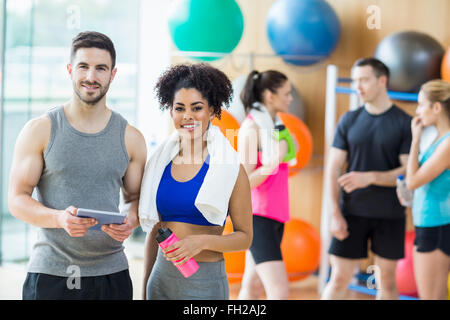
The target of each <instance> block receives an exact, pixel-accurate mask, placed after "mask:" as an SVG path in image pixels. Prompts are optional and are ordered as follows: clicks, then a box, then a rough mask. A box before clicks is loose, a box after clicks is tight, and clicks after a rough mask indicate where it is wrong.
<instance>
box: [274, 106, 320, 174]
mask: <svg viewBox="0 0 450 320" xmlns="http://www.w3.org/2000/svg"><path fill="white" fill-rule="evenodd" d="M278 116H279V117H280V119H281V122H283V124H284V125H285V126H286V128H287V129H288V130H289V132H290V133H291V135H293V136H294V137H295V139H296V140H297V142H298V150H297V155H296V159H297V164H296V165H294V166H289V176H293V175H295V174H297V173H298V172H299V171H300V169H302V168H303V167H305V166H306V165H307V164H308V162H309V159H311V155H312V152H313V139H312V135H311V132H310V131H309V129H308V127H307V126H306V124H305V123H304V122H303V121H302V120H300V119H299V118H297V117H296V116H294V115H292V114H289V113H284V112H279V113H278Z"/></svg>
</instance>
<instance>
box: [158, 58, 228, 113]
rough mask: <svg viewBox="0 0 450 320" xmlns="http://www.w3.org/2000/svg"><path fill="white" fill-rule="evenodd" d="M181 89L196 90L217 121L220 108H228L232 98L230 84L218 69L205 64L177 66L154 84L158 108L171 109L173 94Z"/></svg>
mask: <svg viewBox="0 0 450 320" xmlns="http://www.w3.org/2000/svg"><path fill="white" fill-rule="evenodd" d="M182 88H184V89H190V88H194V89H196V90H198V91H199V92H200V93H201V94H202V96H203V98H205V99H206V100H207V101H208V104H209V106H210V107H212V108H213V109H214V114H215V115H216V117H217V118H219V119H220V115H221V110H222V106H225V107H226V108H228V107H229V106H230V103H231V101H232V98H233V87H232V85H231V82H230V80H229V79H228V77H227V76H226V75H225V74H224V73H223V72H222V71H220V70H219V69H216V68H214V67H212V66H211V65H209V64H207V63H196V64H178V65H175V66H172V67H171V68H170V69H168V70H167V71H165V72H164V73H163V74H162V75H161V76H160V77H159V79H158V82H157V83H156V86H155V91H156V98H157V99H158V102H159V104H160V108H161V109H162V110H165V109H170V108H172V104H173V99H174V96H175V93H176V92H177V91H178V90H180V89H182Z"/></svg>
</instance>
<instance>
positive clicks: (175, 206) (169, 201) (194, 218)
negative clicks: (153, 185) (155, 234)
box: [156, 155, 215, 226]
mask: <svg viewBox="0 0 450 320" xmlns="http://www.w3.org/2000/svg"><path fill="white" fill-rule="evenodd" d="M171 168H172V161H170V162H169V164H168V165H167V166H166V168H165V169H164V173H163V175H162V177H161V181H160V182H159V186H158V191H157V193H156V207H157V208H158V212H159V214H160V215H161V221H166V222H167V221H178V222H185V223H190V224H196V225H201V226H215V224H212V223H210V222H209V221H208V220H206V219H205V217H204V216H203V214H202V213H201V212H200V211H199V210H198V209H197V208H196V207H195V204H194V202H195V199H196V198H197V194H198V191H199V190H200V187H201V186H202V183H203V180H204V179H205V175H206V172H208V169H209V155H208V156H207V157H206V160H205V162H204V163H203V166H202V167H201V169H200V171H199V172H198V173H197V174H196V175H195V177H194V178H192V179H191V180H189V181H185V182H179V181H176V180H175V179H174V178H173V177H172V174H171Z"/></svg>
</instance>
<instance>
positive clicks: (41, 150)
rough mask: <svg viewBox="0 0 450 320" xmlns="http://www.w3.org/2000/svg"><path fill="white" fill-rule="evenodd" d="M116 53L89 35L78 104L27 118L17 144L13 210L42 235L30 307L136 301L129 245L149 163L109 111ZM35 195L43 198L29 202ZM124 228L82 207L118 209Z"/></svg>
mask: <svg viewBox="0 0 450 320" xmlns="http://www.w3.org/2000/svg"><path fill="white" fill-rule="evenodd" d="M115 59H116V53H115V49H114V45H113V43H112V42H111V40H110V39H109V38H108V37H107V36H105V35H103V34H101V33H98V32H82V33H80V34H78V35H77V36H76V37H75V38H74V39H73V42H72V49H71V57H70V63H69V64H68V65H67V70H68V73H69V75H70V77H71V79H72V84H73V96H72V99H71V100H70V101H69V102H67V103H65V104H64V105H63V106H59V107H55V108H53V109H51V110H50V111H49V112H47V113H46V114H45V115H43V116H41V117H38V118H35V119H32V120H30V121H29V122H28V123H27V124H26V125H25V127H24V128H23V129H22V131H21V132H20V134H19V137H18V138H17V142H16V146H15V150H14V158H13V163H12V166H11V173H10V185H9V195H8V200H9V201H8V202H9V209H10V211H11V213H12V214H13V215H14V216H15V217H16V218H18V219H20V220H23V221H25V222H27V223H30V224H32V225H35V226H37V227H39V228H40V229H39V232H38V239H37V242H36V243H35V245H34V247H33V251H32V254H31V257H30V261H29V265H28V274H27V278H26V280H25V283H24V286H23V299H132V292H133V289H132V283H131V279H130V276H129V273H128V261H127V258H126V256H125V254H124V252H123V249H124V247H123V245H122V242H123V241H124V240H125V239H127V238H128V237H129V236H130V235H131V233H132V231H133V229H134V228H136V227H137V226H138V225H139V220H138V215H137V209H138V202H139V192H140V186H141V180H142V175H143V172H144V166H145V161H146V158H147V151H146V144H145V140H144V138H143V136H142V134H141V133H140V132H139V131H138V130H137V129H136V128H134V127H132V126H130V125H129V124H127V121H126V120H125V119H124V118H122V116H120V115H119V114H118V113H116V112H114V111H112V110H110V109H109V108H108V107H107V106H106V93H107V91H108V89H109V85H110V83H111V82H112V80H113V79H114V76H115V74H116V71H117V69H116V68H115ZM34 189H36V194H37V199H38V201H36V200H35V199H33V198H32V196H31V195H32V192H33V190H34ZM120 189H122V192H123V197H124V201H125V204H126V205H125V207H126V211H127V212H126V213H127V216H126V218H125V221H124V222H123V224H121V225H113V224H111V225H103V226H102V227H101V230H90V229H89V228H90V227H92V226H94V225H95V224H96V223H97V221H96V220H95V219H92V218H80V217H76V216H75V214H76V209H77V208H88V209H94V210H102V211H113V212H118V211H119V200H120Z"/></svg>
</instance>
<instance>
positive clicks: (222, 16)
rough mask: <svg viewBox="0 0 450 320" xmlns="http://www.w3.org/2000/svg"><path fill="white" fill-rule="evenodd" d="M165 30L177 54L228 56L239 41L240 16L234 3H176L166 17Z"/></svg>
mask: <svg viewBox="0 0 450 320" xmlns="http://www.w3.org/2000/svg"><path fill="white" fill-rule="evenodd" d="M169 31H170V35H171V36H172V39H173V41H174V43H175V45H176V46H177V48H178V49H179V50H181V51H200V52H208V53H230V52H232V51H233V50H234V48H235V47H236V46H237V45H238V43H239V41H240V40H241V37H242V33H243V31H244V17H243V15H242V12H241V9H240V7H239V5H238V4H237V3H236V1H235V0H220V1H219V0H176V1H175V2H174V3H173V4H172V8H171V13H170V14H169ZM193 58H196V59H200V60H205V61H211V60H216V59H219V58H217V57H208V56H204V57H193Z"/></svg>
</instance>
